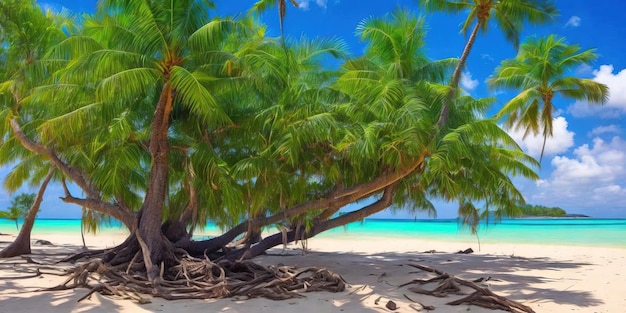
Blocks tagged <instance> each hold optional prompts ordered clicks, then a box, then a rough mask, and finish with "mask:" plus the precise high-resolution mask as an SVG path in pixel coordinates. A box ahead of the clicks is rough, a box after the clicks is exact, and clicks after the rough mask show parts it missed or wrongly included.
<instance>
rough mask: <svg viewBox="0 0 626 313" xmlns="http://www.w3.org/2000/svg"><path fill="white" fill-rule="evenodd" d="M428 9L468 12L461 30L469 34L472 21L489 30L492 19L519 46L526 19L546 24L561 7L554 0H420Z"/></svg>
mask: <svg viewBox="0 0 626 313" xmlns="http://www.w3.org/2000/svg"><path fill="white" fill-rule="evenodd" d="M418 1H419V4H420V6H422V7H423V8H425V9H426V10H427V11H434V12H445V13H453V14H457V13H461V12H467V18H466V19H465V21H464V22H463V25H462V27H461V32H462V33H463V34H464V35H466V36H467V34H468V33H469V32H470V31H471V30H472V25H474V24H475V23H478V24H479V25H480V30H481V31H482V32H487V31H488V30H489V26H490V24H491V23H493V22H495V23H496V25H497V27H498V28H499V29H500V30H501V31H502V32H503V33H504V35H505V37H506V39H507V40H508V41H510V42H511V43H513V45H514V46H515V48H516V49H517V47H518V45H519V34H520V32H521V31H522V29H523V26H524V24H525V23H530V24H533V25H538V24H545V23H548V22H551V21H553V20H554V18H555V17H556V15H557V14H558V10H557V8H556V6H555V5H554V1H552V0H418Z"/></svg>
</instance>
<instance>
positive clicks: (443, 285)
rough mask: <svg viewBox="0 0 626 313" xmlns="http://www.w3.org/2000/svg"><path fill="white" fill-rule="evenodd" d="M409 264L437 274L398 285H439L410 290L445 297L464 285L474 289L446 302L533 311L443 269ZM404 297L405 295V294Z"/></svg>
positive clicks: (527, 312)
mask: <svg viewBox="0 0 626 313" xmlns="http://www.w3.org/2000/svg"><path fill="white" fill-rule="evenodd" d="M408 265H409V266H412V267H415V268H418V269H420V270H423V271H427V272H430V273H434V274H436V275H437V276H435V277H433V278H430V279H426V280H423V279H414V280H412V281H410V282H408V283H405V284H402V285H400V286H399V287H404V286H407V285H410V284H420V285H423V284H428V283H431V282H437V281H440V283H439V285H438V286H437V287H436V288H435V289H433V290H426V289H422V288H419V287H412V288H409V290H410V291H413V292H415V293H419V294H426V295H431V296H435V297H446V296H448V295H449V294H451V293H452V294H461V293H460V292H461V288H460V286H459V285H462V286H466V287H469V288H472V289H474V290H475V291H474V292H473V293H471V294H470V295H468V296H466V297H463V298H461V299H458V300H455V301H452V302H448V303H447V304H449V305H459V304H463V303H466V304H471V305H477V306H481V307H484V308H488V309H492V310H504V311H508V312H514V313H535V311H533V309H531V308H530V307H528V306H525V305H523V304H521V303H519V302H516V301H513V300H510V299H507V298H505V297H502V296H499V295H497V294H495V293H493V292H492V291H491V290H489V289H487V288H482V287H480V286H478V285H476V284H475V283H473V282H471V281H467V280H464V279H461V278H458V277H456V276H453V275H450V274H448V273H445V272H443V271H440V270H437V269H434V268H430V267H428V266H423V265H420V264H408ZM405 297H406V295H405Z"/></svg>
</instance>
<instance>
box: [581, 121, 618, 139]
mask: <svg viewBox="0 0 626 313" xmlns="http://www.w3.org/2000/svg"><path fill="white" fill-rule="evenodd" d="M621 132H622V129H621V128H620V127H619V126H617V125H615V124H611V125H604V126H598V127H596V128H594V129H592V130H591V131H590V132H589V136H590V137H595V136H600V135H603V134H619V133H621Z"/></svg>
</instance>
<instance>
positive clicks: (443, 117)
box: [437, 20, 481, 128]
mask: <svg viewBox="0 0 626 313" xmlns="http://www.w3.org/2000/svg"><path fill="white" fill-rule="evenodd" d="M480 25H481V22H480V20H478V21H477V22H476V25H475V26H474V29H473V30H472V33H471V34H470V37H469V39H468V40H467V43H466V44H465V48H464V49H463V53H462V54H461V59H459V64H458V65H457V66H456V68H455V69H454V73H453V74H452V78H451V79H450V86H449V87H450V90H449V91H448V95H447V97H446V98H445V99H444V100H443V101H444V102H443V108H441V114H440V115H439V120H438V121H437V126H438V127H439V128H441V127H442V126H443V125H444V124H445V123H446V121H447V120H448V115H450V105H452V99H454V96H455V95H456V92H457V90H458V89H459V82H460V81H461V75H462V73H463V68H464V67H465V63H466V62H467V58H468V57H469V54H470V51H471V50H472V47H473V46H474V41H476V35H477V34H478V30H479V29H480Z"/></svg>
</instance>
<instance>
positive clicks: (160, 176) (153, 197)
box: [137, 82, 173, 281]
mask: <svg viewBox="0 0 626 313" xmlns="http://www.w3.org/2000/svg"><path fill="white" fill-rule="evenodd" d="M172 102H173V90H172V86H171V85H170V84H169V82H166V83H165V85H164V86H163V89H162V91H161V95H160V98H159V102H158V103H157V106H156V109H155V112H154V119H153V122H152V128H151V133H150V144H149V151H150V155H151V157H152V165H151V169H150V178H149V181H148V189H147V191H146V196H145V199H144V203H143V206H142V208H141V212H140V218H139V228H138V231H137V235H138V236H137V239H138V240H139V243H140V244H141V247H142V250H143V256H144V263H145V264H146V271H147V272H148V278H149V279H150V280H151V281H155V280H156V279H157V278H158V275H159V270H158V267H156V266H152V265H153V264H157V265H158V264H160V263H161V262H162V261H164V260H165V258H166V248H165V242H164V240H163V237H162V232H161V224H162V222H163V206H164V204H165V199H166V193H167V185H168V170H169V164H168V160H167V157H168V152H169V144H168V129H169V118H170V114H171V111H172V104H173V103H172ZM146 250H147V251H146Z"/></svg>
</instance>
